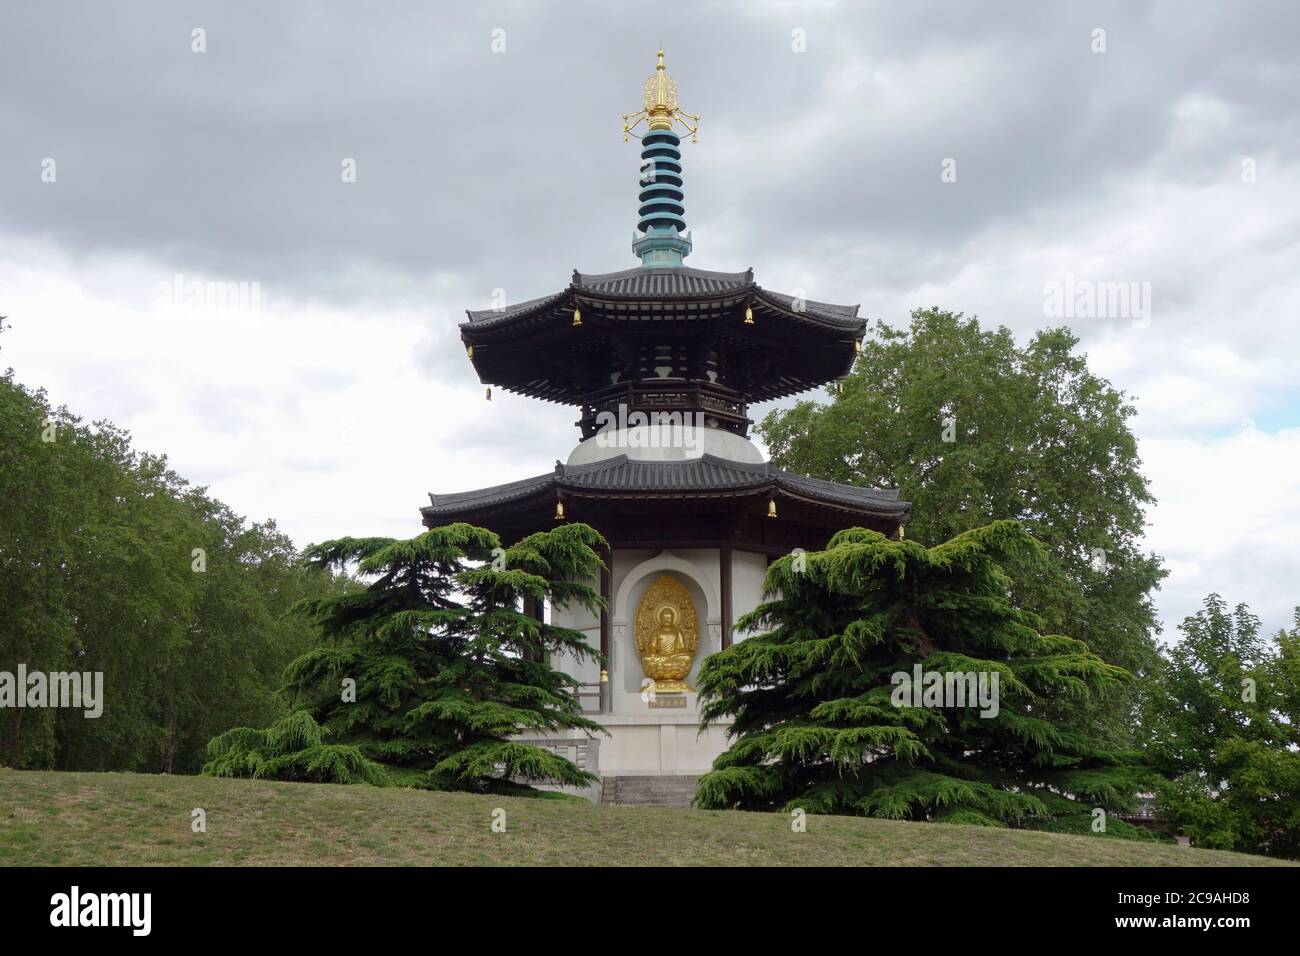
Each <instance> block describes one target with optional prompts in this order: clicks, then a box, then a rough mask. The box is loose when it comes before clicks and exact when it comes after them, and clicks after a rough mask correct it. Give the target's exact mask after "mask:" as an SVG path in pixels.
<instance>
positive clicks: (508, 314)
mask: <svg viewBox="0 0 1300 956" xmlns="http://www.w3.org/2000/svg"><path fill="white" fill-rule="evenodd" d="M568 294H569V290H568V289H562V290H561V291H559V292H556V293H555V294H554V295H544V296H542V297H541V298H540V299H529V300H528V301H526V302H516V303H515V304H514V305H507V306H502V307H501V308H499V309H480V310H479V311H477V312H475V311H472V310H470V309H466V310H465V314H466V315H468V316H469V323H468V324H470V325H473V326H474V327H475V328H476V329H480V328H481V329H486V328H491V327H492V326H494V325H498V324H500V323H502V322H506V321H508V320H510V319H513V318H514V317H515V316H517V315H524V314H526V313H529V312H535V311H539V310H541V309H544V308H547V307H548V306H552V305H554V304H555V303H557V302H559V301H560V300H562V299H563V298H564V297H565V296H567V295H568Z"/></svg>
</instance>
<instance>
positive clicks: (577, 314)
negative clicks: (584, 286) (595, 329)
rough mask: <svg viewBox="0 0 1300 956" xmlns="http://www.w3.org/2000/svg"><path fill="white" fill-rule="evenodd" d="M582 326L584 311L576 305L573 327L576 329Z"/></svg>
mask: <svg viewBox="0 0 1300 956" xmlns="http://www.w3.org/2000/svg"><path fill="white" fill-rule="evenodd" d="M580 325H582V309H580V308H578V307H577V306H576V305H575V306H574V307H573V327H574V328H575V329H576V328H577V327H578V326H580Z"/></svg>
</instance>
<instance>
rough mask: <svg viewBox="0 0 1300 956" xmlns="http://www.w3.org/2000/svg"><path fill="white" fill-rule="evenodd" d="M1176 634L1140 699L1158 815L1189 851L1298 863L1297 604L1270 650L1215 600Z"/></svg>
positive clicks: (1246, 615) (1245, 613)
mask: <svg viewBox="0 0 1300 956" xmlns="http://www.w3.org/2000/svg"><path fill="white" fill-rule="evenodd" d="M1179 630H1180V631H1182V633H1183V638H1182V640H1181V641H1179V642H1178V643H1177V644H1175V645H1174V646H1173V647H1172V649H1170V650H1169V651H1168V653H1167V654H1166V655H1165V656H1164V658H1163V660H1162V663H1161V667H1160V670H1159V679H1158V680H1157V681H1155V682H1153V686H1152V692H1151V693H1150V694H1149V696H1148V698H1147V700H1146V711H1147V720H1146V725H1147V726H1148V727H1149V728H1150V732H1151V742H1150V745H1149V751H1150V756H1151V760H1152V761H1153V764H1154V765H1155V766H1156V767H1157V768H1158V769H1160V770H1161V771H1162V772H1163V773H1164V774H1165V775H1166V777H1167V778H1168V779H1167V781H1166V782H1165V783H1164V784H1163V785H1161V787H1160V805H1161V809H1162V810H1163V812H1164V814H1165V815H1166V817H1167V819H1168V821H1169V823H1170V825H1171V826H1173V827H1174V828H1176V829H1178V830H1181V831H1182V832H1184V833H1185V834H1187V836H1188V837H1190V839H1191V841H1192V843H1194V844H1195V845H1197V846H1205V847H1211V848H1213V849H1220V850H1239V851H1244V852H1248V853H1266V854H1270V855H1274V856H1286V857H1300V752H1297V748H1298V747H1300V608H1297V609H1296V619H1295V626H1294V628H1293V629H1292V630H1291V631H1286V630H1282V631H1280V632H1279V633H1278V634H1277V635H1276V637H1275V638H1274V640H1273V641H1272V642H1271V644H1272V645H1274V646H1270V642H1269V641H1267V640H1265V639H1264V638H1263V637H1262V636H1261V634H1260V622H1259V619H1258V618H1257V617H1256V616H1255V615H1254V614H1252V613H1251V612H1250V609H1249V608H1248V607H1247V606H1246V605H1244V604H1239V605H1237V607H1236V608H1234V609H1232V610H1229V608H1228V605H1227V603H1226V602H1225V601H1224V600H1223V598H1221V597H1220V596H1219V595H1217V594H1211V595H1209V596H1208V597H1207V598H1206V599H1205V606H1204V607H1203V608H1202V609H1201V610H1200V611H1198V612H1197V613H1196V614H1195V615H1192V616H1190V617H1187V618H1186V619H1184V620H1183V622H1182V624H1180V625H1179Z"/></svg>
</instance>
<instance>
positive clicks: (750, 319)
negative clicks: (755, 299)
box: [745, 306, 754, 325]
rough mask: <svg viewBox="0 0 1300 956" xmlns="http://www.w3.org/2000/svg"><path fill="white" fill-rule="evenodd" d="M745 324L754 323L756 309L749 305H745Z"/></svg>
mask: <svg viewBox="0 0 1300 956" xmlns="http://www.w3.org/2000/svg"><path fill="white" fill-rule="evenodd" d="M745 324H746V325H753V324H754V310H753V309H751V308H750V307H749V306H745Z"/></svg>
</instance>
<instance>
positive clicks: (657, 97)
mask: <svg viewBox="0 0 1300 956" xmlns="http://www.w3.org/2000/svg"><path fill="white" fill-rule="evenodd" d="M658 55H659V62H658V63H656V64H655V72H654V75H653V76H652V77H650V79H648V80H646V81H645V91H644V93H643V94H642V97H641V104H642V106H641V109H639V110H637V111H636V112H635V113H625V114H623V142H625V143H626V142H627V140H628V136H629V135H636V134H634V133H633V132H632V131H633V130H634V129H636V128H637V126H639V125H640V124H641V121H642V120H644V121H645V122H646V123H647V124H648V125H649V127H650V128H651V129H672V128H673V123H681V124H682V126H684V127H686V130H687V132H689V133H690V134H691V142H692V143H694V142H697V140H696V138H695V136H696V134H697V133H698V132H699V131H700V118H699V116H698V115H696V114H694V113H688V112H686V111H685V110H684V109H682V108H681V106H680V105H679V104H678V102H677V81H676V80H674V79H673V78H672V77H671V76H669V75H668V74H667V72H665V70H664V51H663V50H660V51H659V54H658ZM683 117H685V119H683ZM628 120H631V121H632V122H631V124H630V125H629V123H628ZM687 120H690V122H689V123H688V122H687ZM639 138H640V137H638V139H639Z"/></svg>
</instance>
